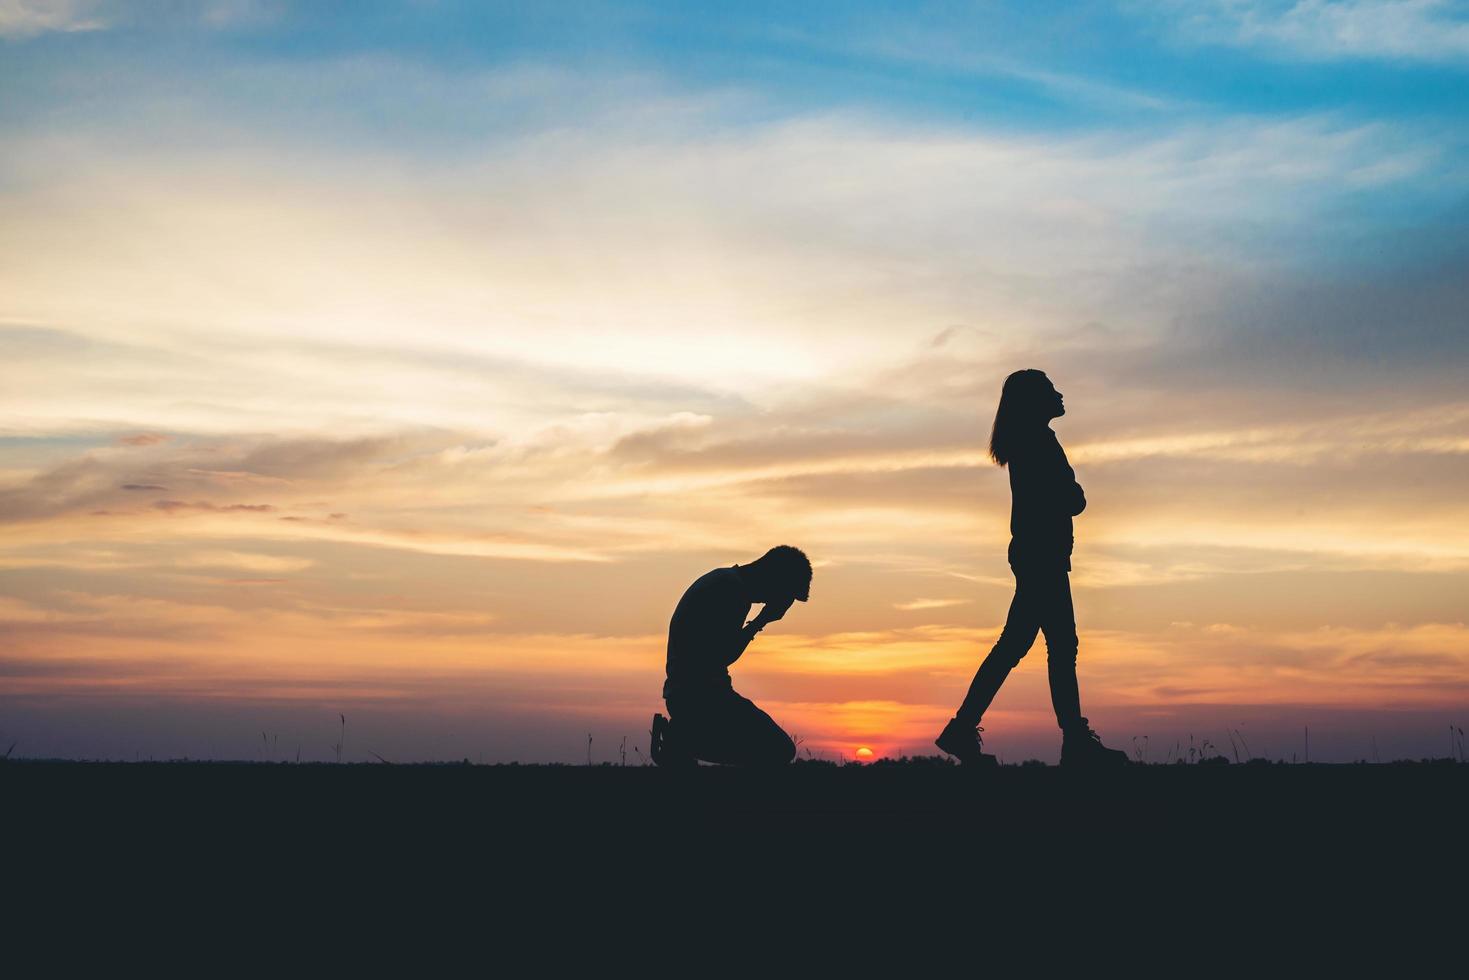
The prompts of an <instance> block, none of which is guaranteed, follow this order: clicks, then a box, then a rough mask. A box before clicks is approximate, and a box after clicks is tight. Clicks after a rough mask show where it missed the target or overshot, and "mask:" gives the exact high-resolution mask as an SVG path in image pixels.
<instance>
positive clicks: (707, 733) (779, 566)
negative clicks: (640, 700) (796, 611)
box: [649, 545, 811, 766]
mask: <svg viewBox="0 0 1469 980" xmlns="http://www.w3.org/2000/svg"><path fill="white" fill-rule="evenodd" d="M810 596H811V562H810V561H809V560H808V559H807V558H806V555H805V553H804V552H802V551H801V550H800V549H798V548H792V547H790V546H789V545H779V546H777V547H774V548H771V549H770V550H769V551H767V552H766V553H765V554H764V555H762V556H761V557H760V558H759V559H757V560H755V561H753V562H751V563H750V564H748V565H732V566H730V567H729V568H716V569H714V570H713V571H712V572H708V573H706V574H704V575H702V576H700V577H699V578H698V579H697V580H696V581H695V582H694V584H693V585H691V586H689V587H688V590H687V591H686V592H684V594H683V598H681V599H679V601H678V606H677V608H675V609H674V610H673V619H672V620H671V621H670V622H669V624H668V680H667V681H666V682H664V685H663V700H664V702H665V703H666V704H667V705H668V714H669V717H668V718H664V717H663V715H661V714H655V715H654V716H653V732H652V736H653V737H652V742H651V751H650V753H649V754H650V755H652V757H653V761H654V762H656V763H657V764H658V765H660V766H692V765H695V764H697V761H698V760H700V759H702V760H704V761H705V762H718V763H723V764H725V765H733V766H783V765H785V764H786V763H788V762H790V761H791V759H793V758H794V757H795V755H796V746H795V743H794V742H792V741H791V737H790V736H789V735H787V734H786V733H785V732H784V731H782V730H781V728H780V726H779V725H777V724H776V723H775V722H774V721H773V720H772V719H771V717H770V716H769V715H767V714H766V713H765V712H763V711H761V710H760V709H759V708H757V707H755V703H754V702H753V701H751V700H749V699H748V698H743V697H741V696H740V695H739V694H736V693H735V690H734V686H733V684H732V683H731V682H730V678H729V665H730V664H732V663H734V662H735V661H736V660H738V659H740V655H741V654H743V653H744V652H745V648H746V647H748V646H749V645H750V641H751V640H753V639H755V634H757V633H759V632H760V631H761V630H762V629H764V628H765V627H766V626H768V625H770V624H771V623H773V622H775V621H777V620H778V619H780V618H781V617H782V616H784V615H785V614H786V610H788V609H790V608H791V604H792V603H793V602H796V601H798V600H799V601H800V602H805V601H806V600H807V599H809V598H810ZM756 602H759V603H764V608H762V609H761V610H760V612H759V614H758V615H757V616H756V617H755V618H754V619H752V620H750V621H749V622H748V623H746V622H745V617H746V616H748V615H749V614H750V605H751V604H752V603H756Z"/></svg>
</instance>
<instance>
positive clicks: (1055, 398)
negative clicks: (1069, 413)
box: [1046, 382, 1066, 419]
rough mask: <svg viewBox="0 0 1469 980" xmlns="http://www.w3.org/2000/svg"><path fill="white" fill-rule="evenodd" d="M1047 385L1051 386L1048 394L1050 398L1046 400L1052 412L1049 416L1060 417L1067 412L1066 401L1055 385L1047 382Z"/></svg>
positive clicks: (1052, 417)
mask: <svg viewBox="0 0 1469 980" xmlns="http://www.w3.org/2000/svg"><path fill="white" fill-rule="evenodd" d="M1047 386H1048V387H1049V388H1050V392H1049V393H1048V394H1047V398H1048V399H1049V400H1048V401H1047V402H1046V404H1047V406H1048V408H1049V411H1050V413H1051V414H1050V415H1049V416H1047V418H1051V419H1059V418H1060V417H1061V416H1063V415H1065V414H1066V402H1065V400H1064V399H1063V398H1062V397H1061V393H1060V392H1059V391H1057V390H1056V386H1055V385H1053V384H1051V383H1050V382H1047Z"/></svg>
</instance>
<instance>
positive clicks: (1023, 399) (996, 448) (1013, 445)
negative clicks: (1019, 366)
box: [990, 368, 1051, 466]
mask: <svg viewBox="0 0 1469 980" xmlns="http://www.w3.org/2000/svg"><path fill="white" fill-rule="evenodd" d="M1050 392H1051V379H1050V378H1048V377H1046V373H1045V372H1044V371H1037V370H1036V369H1035V368H1026V369H1025V370H1023V371H1016V372H1015V373H1014V374H1011V375H1010V376H1009V377H1008V378H1006V379H1005V387H1004V388H1002V389H1001V390H1000V407H999V408H997V409H995V425H994V428H992V429H990V459H993V460H994V461H995V462H996V463H999V464H1000V465H1001V466H1004V465H1005V464H1006V463H1008V462H1010V458H1011V457H1012V456H1014V455H1015V450H1016V449H1018V448H1020V446H1021V444H1022V443H1023V442H1024V440H1025V439H1026V438H1027V437H1028V436H1029V435H1030V434H1031V433H1032V432H1033V431H1034V430H1035V428H1036V423H1037V422H1044V421H1045V419H1043V418H1042V417H1041V416H1042V412H1043V402H1042V399H1043V398H1044V397H1046V396H1048V395H1049V394H1050Z"/></svg>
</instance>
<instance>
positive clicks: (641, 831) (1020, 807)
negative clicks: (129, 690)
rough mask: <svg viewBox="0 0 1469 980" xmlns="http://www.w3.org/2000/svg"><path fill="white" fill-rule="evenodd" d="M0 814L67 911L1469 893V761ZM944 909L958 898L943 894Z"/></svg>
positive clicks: (527, 911)
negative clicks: (130, 891)
mask: <svg viewBox="0 0 1469 980" xmlns="http://www.w3.org/2000/svg"><path fill="white" fill-rule="evenodd" d="M0 798H3V799H4V800H5V803H6V810H7V823H8V827H9V829H8V831H7V833H8V837H9V839H10V840H12V841H17V842H24V844H25V847H24V848H22V849H20V853H23V854H25V855H28V856H29V857H30V858H31V859H35V860H36V866H35V867H34V868H33V869H32V870H34V871H35V872H36V873H37V877H36V879H35V887H36V889H37V891H38V893H42V894H45V893H48V892H51V891H53V890H54V891H55V892H56V893H57V894H58V895H64V896H66V899H65V900H66V901H68V902H69V903H70V904H71V907H73V908H75V907H76V904H77V901H78V896H84V897H83V898H82V902H83V904H85V902H86V900H87V898H90V897H94V896H100V895H107V896H109V897H108V898H107V899H106V901H115V900H116V897H117V896H116V892H115V889H114V886H115V885H116V883H117V882H119V881H122V882H130V883H137V882H140V881H147V882H149V883H150V885H163V886H165V887H166V889H167V890H169V891H171V892H172V893H173V894H175V895H180V894H182V895H189V896H193V897H196V898H197V900H198V901H200V902H205V903H208V902H213V901H216V900H219V901H226V902H228V903H229V905H230V907H231V908H237V907H240V906H243V907H245V908H249V907H251V906H252V905H253V904H254V903H256V902H257V901H258V902H260V903H262V905H261V907H263V908H269V909H271V910H272V912H271V914H272V915H276V914H279V911H280V910H281V909H283V908H297V906H298V905H301V906H304V912H303V911H302V909H300V908H297V912H298V914H306V915H317V914H326V913H328V912H331V911H333V910H335V909H336V908H337V907H338V906H342V905H345V906H348V907H354V906H355V903H359V902H366V903H367V904H369V905H370V906H371V909H372V910H371V911H369V912H367V913H365V914H368V915H371V916H374V917H376V916H383V915H388V916H389V917H392V916H395V915H397V914H399V912H400V911H401V909H402V906H403V905H404V903H406V904H407V905H408V906H410V907H413V906H422V907H433V908H437V909H440V911H441V912H442V913H443V914H444V915H446V916H450V917H457V916H460V915H463V914H464V913H465V912H466V910H467V909H468V910H472V911H474V912H475V913H476V914H481V913H483V914H489V911H488V910H491V909H493V910H494V914H495V915H497V916H500V917H502V918H501V919H500V921H502V922H503V921H511V920H513V919H515V917H517V916H525V915H531V916H532V917H536V916H538V915H540V914H541V913H544V915H548V916H555V917H564V918H566V919H568V920H576V919H577V918H578V917H579V916H594V917H601V916H608V915H611V916H631V917H632V918H631V919H630V920H629V921H630V922H635V923H637V926H636V928H638V929H643V928H646V927H647V924H648V922H649V921H650V920H649V916H652V918H653V919H654V920H657V919H659V918H660V917H670V918H676V917H678V916H680V915H686V914H689V913H690V912H691V907H690V905H689V904H688V903H690V902H692V903H694V905H695V906H697V907H698V908H699V909H701V910H710V909H714V908H722V907H726V905H725V903H730V904H732V905H736V906H738V905H740V904H742V901H743V900H736V898H735V896H736V895H757V896H759V898H758V900H757V901H756V902H755V904H754V905H752V906H751V907H750V908H749V909H748V910H747V911H748V914H749V915H768V914H774V913H775V912H776V911H777V910H779V909H786V910H788V911H789V912H792V913H798V914H803V915H813V916H820V917H826V916H829V915H833V914H834V915H836V916H837V918H838V920H839V921H840V920H841V919H842V918H843V917H844V916H846V915H847V914H848V913H850V915H851V916H852V917H854V918H856V919H860V918H875V919H876V920H877V921H880V922H884V923H892V922H896V921H899V920H901V919H903V918H905V917H907V916H911V915H914V914H917V915H919V916H920V917H925V918H930V919H933V920H934V921H939V920H942V919H943V918H944V917H946V916H953V915H962V916H973V915H979V914H984V915H993V914H996V912H997V910H998V909H999V908H1000V907H1001V906H1002V905H1003V906H1004V907H1005V908H1006V909H1009V910H1011V911H1014V910H1015V909H1033V910H1035V912H1036V913H1037V914H1041V913H1045V914H1052V913H1054V912H1056V911H1057V910H1058V907H1059V908H1060V909H1063V910H1065V911H1066V914H1068V915H1074V914H1078V913H1082V914H1087V913H1086V912H1085V910H1087V909H1091V910H1094V912H1095V913H1097V914H1103V915H1107V916H1121V917H1122V918H1124V919H1126V918H1128V917H1129V916H1131V915H1133V914H1134V913H1132V912H1129V911H1128V909H1129V908H1132V907H1133V906H1130V905H1129V904H1127V903H1128V902H1133V901H1136V902H1139V903H1141V904H1139V905H1137V906H1136V913H1135V914H1136V916H1137V917H1138V923H1137V924H1139V925H1144V924H1150V923H1152V924H1156V923H1157V922H1159V921H1162V920H1164V919H1169V918H1174V917H1178V918H1182V919H1188V918H1190V917H1192V916H1198V917H1199V919H1198V921H1197V923H1196V925H1197V926H1199V927H1213V926H1214V925H1220V926H1222V925H1226V924H1228V923H1229V922H1230V921H1231V919H1232V918H1237V919H1242V920H1244V921H1246V922H1248V923H1253V926H1252V928H1254V927H1263V926H1264V925H1265V924H1267V923H1278V922H1280V921H1282V917H1284V921H1289V922H1300V921H1301V920H1302V918H1303V917H1311V916H1315V915H1321V914H1328V913H1330V914H1335V915H1341V914H1351V915H1361V914H1364V912H1370V913H1371V915H1372V916H1374V917H1375V918H1374V921H1377V922H1379V923H1380V922H1381V921H1382V919H1383V917H1384V916H1389V915H1398V914H1401V913H1403V912H1404V911H1405V910H1406V909H1408V908H1412V909H1414V910H1415V911H1414V913H1413V914H1414V915H1418V916H1428V917H1429V918H1424V919H1421V920H1420V921H1421V922H1422V923H1423V924H1424V925H1425V926H1427V924H1428V923H1430V922H1432V921H1434V918H1433V917H1438V916H1443V915H1447V916H1448V921H1454V920H1455V917H1458V918H1462V912H1461V911H1460V912H1455V911H1453V909H1455V908H1458V909H1461V908H1462V903H1461V902H1459V901H1458V900H1450V901H1448V902H1447V903H1444V902H1440V901H1439V900H1438V899H1437V898H1436V896H1438V895H1442V894H1447V895H1453V894H1456V893H1457V890H1458V889H1459V887H1460V884H1461V883H1462V881H1463V875H1464V871H1465V863H1464V855H1465V836H1466V824H1465V820H1464V814H1465V813H1466V807H1465V804H1466V803H1469V766H1466V765H1461V764H1455V763H1452V762H1447V761H1445V762H1434V763H1419V764H1393V765H1344V766H1336V765H1268V764H1253V765H1252V764H1247V765H1215V766H1209V765H1203V766H1200V765H1194V766H1183V765H1174V766H1156V765H1155V766H1134V767H1130V768H1128V769H1126V770H1123V771H1120V772H1115V773H1112V774H1107V775H1101V774H1078V773H1074V772H1069V771H1065V770H1061V769H1058V768H1055V767H1047V766H1040V765H1027V766H1014V767H1003V768H1001V769H999V770H998V771H991V772H988V773H980V774H976V773H973V772H966V771H964V770H961V769H959V768H957V767H954V766H950V765H947V764H942V763H940V762H937V761H934V760H914V761H909V762H907V763H904V764H877V765H868V766H855V765H852V766H844V767H838V766H831V765H820V764H810V763H798V764H796V765H793V766H790V767H788V768H786V769H783V770H778V771H773V772H751V771H740V770H730V769H718V768H712V767H705V768H700V769H697V770H694V771H667V770H659V769H655V768H642V767H620V766H592V767H573V766H513V765H512V766H476V765H467V764H465V765H418V766H411V765H410V766H405V765H329V764H308V765H293V764H260V763H238V764H224V763H184V762H178V763H76V762H35V761H22V762H10V763H6V764H0ZM13 880H15V879H13ZM943 894H959V895H964V896H966V897H965V898H964V900H963V905H962V907H955V906H953V905H952V904H949V903H947V902H939V903H937V904H934V896H938V895H943ZM1124 896H1126V898H1125V899H1124ZM98 900H99V901H101V900H102V899H100V898H99V899H98ZM915 903H917V904H916V905H915ZM1058 903H1059V906H1058ZM318 906H319V908H318ZM538 910H539V911H538ZM798 910H805V911H802V912H798ZM1206 910H1207V911H1206ZM1221 916H1222V917H1224V918H1222V919H1221V918H1219V917H1221ZM742 921H743V920H742ZM1336 921H1337V923H1338V925H1340V924H1341V921H1342V920H1340V919H1337V920H1336ZM1237 924H1238V922H1236V925H1237Z"/></svg>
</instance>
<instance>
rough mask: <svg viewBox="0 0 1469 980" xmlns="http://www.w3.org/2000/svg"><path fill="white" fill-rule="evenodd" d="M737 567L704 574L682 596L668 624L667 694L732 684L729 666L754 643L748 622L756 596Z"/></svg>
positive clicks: (717, 569) (665, 688)
mask: <svg viewBox="0 0 1469 980" xmlns="http://www.w3.org/2000/svg"><path fill="white" fill-rule="evenodd" d="M737 568H739V566H738V565H734V566H731V567H729V568H716V569H714V571H712V572H707V573H705V574H704V575H701V576H699V578H698V579H696V580H695V582H694V584H693V585H691V586H689V587H688V589H687V590H686V591H685V592H684V594H683V598H681V599H679V600H678V606H677V607H675V608H674V610H673V619H672V620H670V621H669V623H668V668H667V669H668V681H667V683H665V684H664V685H663V696H664V697H665V698H666V697H668V696H669V692H670V691H671V690H673V689H678V690H680V691H689V690H695V691H697V690H702V689H707V688H710V687H728V686H729V669H728V668H729V665H730V664H732V663H734V662H735V661H736V660H738V659H739V658H740V654H742V653H744V652H745V647H746V646H748V645H749V638H748V637H747V636H746V635H745V634H746V631H745V629H744V626H745V619H746V618H747V617H748V616H749V615H750V595H749V592H748V591H747V590H746V589H745V583H744V580H743V579H741V578H740V573H739V572H738V571H736V569H737Z"/></svg>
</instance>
